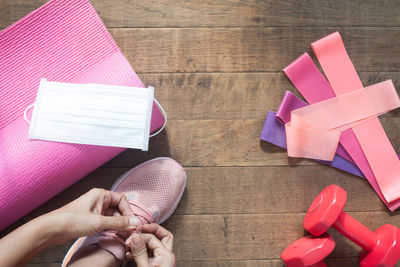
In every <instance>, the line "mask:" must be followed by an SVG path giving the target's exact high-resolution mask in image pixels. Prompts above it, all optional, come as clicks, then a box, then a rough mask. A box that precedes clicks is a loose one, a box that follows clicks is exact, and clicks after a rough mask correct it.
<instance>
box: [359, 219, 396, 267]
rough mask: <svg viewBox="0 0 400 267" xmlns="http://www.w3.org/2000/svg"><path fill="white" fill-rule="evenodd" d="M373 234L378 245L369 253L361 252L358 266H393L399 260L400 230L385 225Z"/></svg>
mask: <svg viewBox="0 0 400 267" xmlns="http://www.w3.org/2000/svg"><path fill="white" fill-rule="evenodd" d="M374 233H375V234H376V235H377V236H378V238H379V241H380V242H379V245H377V246H376V248H375V249H374V250H372V251H371V252H368V251H366V250H362V251H361V254H360V266H361V267H375V266H380V267H386V266H394V265H395V264H396V263H397V261H398V260H399V259H400V229H399V228H397V227H395V226H393V225H390V224H385V225H383V226H381V227H379V228H378V229H377V230H376V231H375V232H374Z"/></svg>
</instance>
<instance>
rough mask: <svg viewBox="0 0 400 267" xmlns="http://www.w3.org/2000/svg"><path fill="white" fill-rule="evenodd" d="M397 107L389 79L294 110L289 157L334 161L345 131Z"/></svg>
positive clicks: (289, 128)
mask: <svg viewBox="0 0 400 267" xmlns="http://www.w3.org/2000/svg"><path fill="white" fill-rule="evenodd" d="M398 107H400V99H399V97H398V95H397V92H396V89H395V88H394V85H393V83H392V81H391V80H388V81H385V82H381V83H378V84H375V85H372V86H369V87H366V88H362V89H359V90H355V91H351V92H349V93H346V94H342V95H340V96H338V97H333V98H330V99H328V100H324V101H321V102H319V103H315V104H312V105H309V106H306V107H303V108H300V109H297V110H294V111H292V114H291V121H290V122H289V123H287V124H286V125H285V128H286V138H287V146H288V155H289V156H291V157H302V158H312V159H313V158H314V159H321V160H328V161H332V160H333V158H334V156H335V152H336V148H337V146H338V143H339V138H340V135H341V132H342V131H344V130H346V129H349V128H351V127H355V126H357V125H359V124H363V123H364V122H365V121H366V120H367V121H368V120H369V119H370V118H375V116H374V115H379V114H383V113H386V112H387V111H390V110H392V109H395V108H398Z"/></svg>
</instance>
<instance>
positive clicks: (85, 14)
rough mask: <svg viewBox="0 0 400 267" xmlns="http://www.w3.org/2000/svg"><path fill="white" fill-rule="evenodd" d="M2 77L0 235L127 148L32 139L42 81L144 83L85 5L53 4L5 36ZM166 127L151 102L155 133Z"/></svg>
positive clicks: (74, 0)
mask: <svg viewBox="0 0 400 267" xmlns="http://www.w3.org/2000/svg"><path fill="white" fill-rule="evenodd" d="M0 73H1V75H0V230H1V229H4V228H5V227H7V226H8V225H10V224H11V223H13V222H14V221H16V220H17V219H19V218H20V217H22V216H23V215H25V214H27V213H28V212H30V211H31V210H33V209H34V208H36V207H38V206H39V205H41V204H42V203H44V202H45V201H47V200H48V199H50V198H51V197H53V196H54V195H56V194H57V193H59V192H61V191H62V190H64V189H65V188H67V187H68V186H70V185H71V184H73V183H75V182H76V181H78V180H79V179H81V178H82V177H84V176H86V175H87V174H89V173H90V172H92V171H93V170H94V169H96V168H97V167H99V166H100V165H102V164H104V163H105V162H107V161H108V160H110V159H111V158H113V157H115V156H116V155H118V154H119V153H121V152H122V151H123V150H124V149H121V148H112V147H100V146H88V145H76V144H67V143H56V142H46V141H37V140H34V141H32V140H29V139H28V128H29V127H28V126H29V125H28V124H27V123H26V122H25V120H24V119H23V112H24V110H25V109H26V107H27V106H28V105H30V104H32V103H33V102H34V100H35V97H36V93H37V89H38V86H39V82H40V79H41V78H47V79H49V80H51V81H60V82H72V83H73V82H76V83H103V84H113V85H125V86H137V87H143V84H142V82H141V81H140V79H139V78H138V76H137V75H136V73H135V71H134V70H133V69H132V67H131V66H130V65H129V63H128V61H127V59H126V58H125V57H124V55H123V54H122V53H121V51H120V49H119V48H118V46H117V45H116V44H115V42H114V40H113V39H112V37H111V35H110V34H109V32H108V31H107V29H106V27H105V26H104V25H103V23H102V21H101V20H100V18H99V16H98V15H97V13H96V11H95V10H94V8H93V6H92V5H91V4H90V2H89V1H87V0H52V1H50V2H48V3H47V4H45V5H43V6H42V7H40V8H38V9H37V10H35V11H33V12H32V13H30V14H29V15H27V16H26V17H24V18H22V19H21V20H19V21H17V22H16V23H14V24H12V25H11V26H9V27H8V28H6V29H4V30H3V31H1V32H0ZM28 117H30V114H28ZM163 122H164V118H163V116H162V114H161V113H160V111H159V109H158V108H157V105H153V114H152V124H151V131H152V132H153V131H154V130H156V129H158V128H160V127H161V126H162V124H163Z"/></svg>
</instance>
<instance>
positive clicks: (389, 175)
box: [311, 32, 400, 203]
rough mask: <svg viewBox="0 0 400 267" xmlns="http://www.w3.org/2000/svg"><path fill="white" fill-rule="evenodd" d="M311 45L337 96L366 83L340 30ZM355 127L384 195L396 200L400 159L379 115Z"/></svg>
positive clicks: (398, 195) (398, 186) (398, 188)
mask: <svg viewBox="0 0 400 267" xmlns="http://www.w3.org/2000/svg"><path fill="white" fill-rule="evenodd" d="M311 46H312V48H313V50H314V53H315V54H316V56H317V58H318V60H319V62H320V64H321V66H322V69H323V70H324V72H325V75H326V77H327V78H328V80H329V82H330V84H331V86H332V89H333V91H334V92H335V94H336V95H337V96H338V95H342V94H345V93H348V92H351V91H353V90H357V89H359V88H362V87H363V85H362V83H361V80H360V78H359V77H358V75H357V72H356V70H355V68H354V66H353V64H352V62H351V60H350V58H349V56H348V54H347V52H346V49H345V47H344V44H343V41H342V38H341V36H340V34H339V33H338V32H335V33H333V34H330V35H328V36H326V37H324V38H322V39H321V40H318V41H316V42H314V43H312V44H311ZM352 129H353V132H354V134H355V136H356V138H357V140H358V142H359V144H360V146H361V148H362V151H363V152H364V155H365V157H366V158H367V160H368V163H369V165H370V167H371V169H372V171H373V172H374V174H375V177H376V180H377V182H378V185H379V187H380V189H381V191H382V193H383V195H384V197H385V199H386V200H387V201H388V202H389V203H390V202H392V201H395V200H396V199H398V198H399V197H400V161H399V159H398V158H397V156H396V152H395V151H394V149H393V146H392V144H391V143H390V141H389V139H388V138H387V136H386V134H385V131H384V129H383V128H382V125H381V124H380V122H379V120H378V118H377V117H376V116H375V117H374V118H371V119H370V120H368V121H366V122H364V123H361V124H359V125H357V126H354V127H352ZM344 138H346V135H345V136H344Z"/></svg>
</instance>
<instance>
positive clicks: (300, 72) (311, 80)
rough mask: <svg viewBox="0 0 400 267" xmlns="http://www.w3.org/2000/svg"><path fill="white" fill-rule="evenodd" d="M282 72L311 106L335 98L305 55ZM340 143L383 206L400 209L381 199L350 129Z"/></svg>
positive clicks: (395, 204) (309, 58)
mask: <svg viewBox="0 0 400 267" xmlns="http://www.w3.org/2000/svg"><path fill="white" fill-rule="evenodd" d="M283 71H284V73H285V74H286V75H287V77H288V78H289V79H290V80H291V82H292V83H293V84H294V86H295V87H296V88H297V90H299V92H300V93H301V94H302V95H303V96H304V98H305V99H306V100H307V101H308V102H309V103H311V104H313V103H317V102H319V101H322V100H325V99H329V98H332V97H335V94H334V93H333V90H332V87H331V86H330V84H329V83H328V81H327V80H326V79H325V78H324V76H323V75H322V74H321V72H320V71H319V70H318V68H317V66H316V65H315V64H314V62H313V61H312V59H311V57H310V56H309V55H308V54H307V53H304V54H303V55H301V56H300V57H299V58H297V59H296V60H295V61H294V62H292V63H291V64H290V65H288V66H287V67H286V68H284V69H283ZM340 142H341V144H342V145H343V147H344V148H345V149H346V151H347V152H348V153H349V154H350V155H351V158H352V159H353V160H354V161H355V163H356V164H357V166H358V167H359V168H360V169H361V171H362V172H363V174H364V175H365V177H366V178H367V179H368V181H369V182H370V184H371V186H372V187H373V188H374V190H375V191H376V193H377V194H378V195H379V197H380V198H381V199H382V201H383V202H384V203H385V205H386V206H387V207H388V208H389V209H390V210H391V211H393V210H395V209H397V208H398V207H400V200H397V201H394V202H392V203H388V202H387V201H386V199H385V198H384V197H383V194H382V192H381V190H380V188H379V186H378V183H377V181H376V178H375V176H374V173H373V172H372V170H371V168H370V166H369V164H368V161H367V159H366V158H365V156H364V153H363V152H362V149H361V146H360V145H359V143H358V140H357V139H356V137H355V135H354V133H353V131H352V130H351V129H348V130H346V131H344V132H342V135H341V138H340ZM340 148H341V147H340V146H338V150H337V153H339V151H341V150H340ZM343 151H344V150H343ZM341 156H342V155H341Z"/></svg>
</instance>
